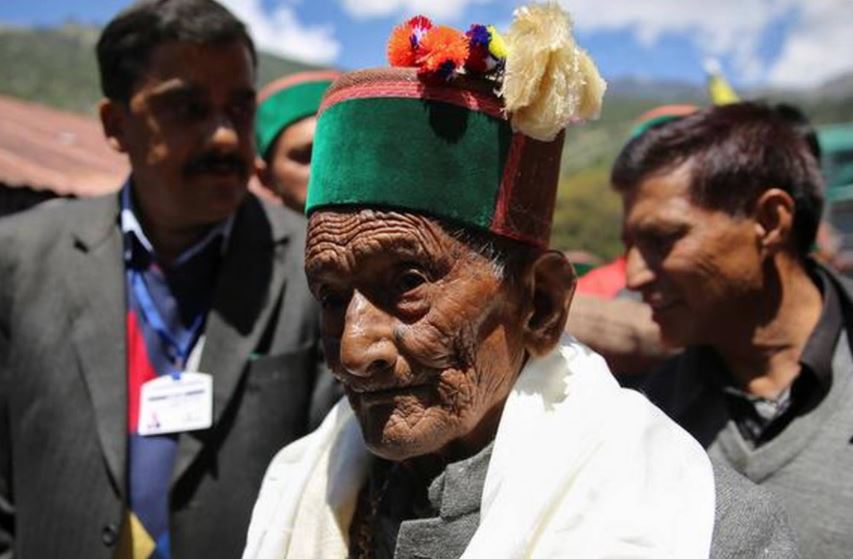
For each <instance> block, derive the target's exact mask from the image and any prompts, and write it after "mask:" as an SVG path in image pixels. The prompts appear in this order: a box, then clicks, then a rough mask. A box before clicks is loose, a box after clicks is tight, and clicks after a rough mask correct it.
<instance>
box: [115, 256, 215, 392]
mask: <svg viewBox="0 0 853 559" xmlns="http://www.w3.org/2000/svg"><path fill="white" fill-rule="evenodd" d="M130 281H131V287H132V288H133V293H134V295H136V301H137V303H139V308H140V310H141V311H142V314H143V318H145V322H147V323H148V325H149V326H151V328H153V329H154V331H155V332H156V333H157V335H158V336H159V337H160V340H161V341H162V342H163V344H164V345H165V346H166V348H167V350H168V351H169V353H170V355H169V358H170V360H171V361H172V364H173V365H174V366H175V369H176V370H177V371H176V372H177V374H178V375H180V369H182V368H183V366H184V365H185V364H186V362H187V359H189V356H190V352H191V351H192V349H193V342H194V341H195V339H196V334H197V333H198V331H199V329H200V328H201V323H202V321H203V320H204V313H200V314H199V315H198V316H197V317H196V318H195V320H193V323H192V325H191V326H190V328H189V332H188V334H187V336H186V337H185V338H184V340H179V339H178V338H176V337H175V336H174V335H173V334H172V332H171V331H169V328H168V327H167V326H166V323H165V322H164V321H163V318H162V317H161V316H160V311H159V310H157V307H156V306H155V305H154V299H153V298H152V297H151V293H150V291H149V290H148V285H147V284H146V283H145V279H144V278H143V277H142V272H139V271H137V270H130Z"/></svg>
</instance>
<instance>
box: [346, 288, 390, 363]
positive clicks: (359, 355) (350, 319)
mask: <svg viewBox="0 0 853 559" xmlns="http://www.w3.org/2000/svg"><path fill="white" fill-rule="evenodd" d="M393 328H394V327H393V319H392V317H390V316H389V315H388V314H386V313H385V312H383V311H382V310H381V309H379V308H377V307H376V306H374V305H373V304H372V303H371V302H370V301H369V300H367V298H365V297H364V296H363V295H362V294H361V293H358V292H357V291H356V292H355V293H354V294H353V297H352V299H351V300H350V303H349V307H348V308H347V314H346V322H345V324H344V331H343V334H342V335H341V347H340V359H341V365H342V366H343V367H344V369H346V370H347V371H348V372H349V373H350V374H353V375H356V376H365V377H366V376H370V375H373V374H376V373H378V372H380V371H383V370H385V369H388V368H390V367H392V366H393V365H394V363H395V361H396V360H397V348H396V346H395V345H394V330H393Z"/></svg>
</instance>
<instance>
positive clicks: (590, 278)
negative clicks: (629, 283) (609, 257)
mask: <svg viewBox="0 0 853 559" xmlns="http://www.w3.org/2000/svg"><path fill="white" fill-rule="evenodd" d="M623 289H625V257H624V256H620V257H619V258H617V259H616V260H614V261H612V262H609V263H607V264H604V265H603V266H599V267H598V268H594V269H592V270H590V271H589V272H587V273H586V275H584V276H583V277H581V278H580V279H579V280H578V286H577V292H578V293H585V294H587V295H595V296H597V297H602V298H604V299H613V298H614V297H616V295H617V294H618V293H619V292H620V291H622V290H623Z"/></svg>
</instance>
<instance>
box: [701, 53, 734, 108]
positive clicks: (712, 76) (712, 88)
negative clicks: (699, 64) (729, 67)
mask: <svg viewBox="0 0 853 559" xmlns="http://www.w3.org/2000/svg"><path fill="white" fill-rule="evenodd" d="M705 73H706V74H707V76H708V97H710V98H711V102H712V103H713V104H715V105H728V104H729V103H737V102H738V101H740V97H738V95H737V93H735V90H734V89H732V86H731V85H729V82H728V81H727V80H726V78H725V77H724V76H723V72H722V70H721V69H720V64H719V62H717V61H716V60H708V61H707V62H706V63H705Z"/></svg>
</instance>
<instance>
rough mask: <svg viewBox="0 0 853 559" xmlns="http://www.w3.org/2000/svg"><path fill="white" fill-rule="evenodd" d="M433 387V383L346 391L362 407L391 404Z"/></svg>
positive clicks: (349, 389)
mask: <svg viewBox="0 0 853 559" xmlns="http://www.w3.org/2000/svg"><path fill="white" fill-rule="evenodd" d="M433 386H434V384H433V383H425V384H413V385H406V386H395V387H392V388H382V389H376V390H358V389H354V388H353V387H348V388H347V391H348V392H350V394H351V395H353V396H355V397H356V398H358V400H359V401H360V402H361V403H362V404H363V405H372V404H382V403H388V402H392V401H393V400H394V399H396V398H399V397H401V396H409V395H420V394H424V393H425V392H428V391H429V390H430V389H431V388H432V387H433Z"/></svg>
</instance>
